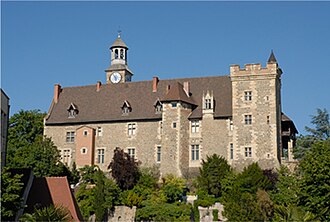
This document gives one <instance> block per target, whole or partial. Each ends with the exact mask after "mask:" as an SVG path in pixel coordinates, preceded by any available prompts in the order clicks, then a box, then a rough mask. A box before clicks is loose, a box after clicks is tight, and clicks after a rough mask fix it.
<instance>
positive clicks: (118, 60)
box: [105, 32, 133, 84]
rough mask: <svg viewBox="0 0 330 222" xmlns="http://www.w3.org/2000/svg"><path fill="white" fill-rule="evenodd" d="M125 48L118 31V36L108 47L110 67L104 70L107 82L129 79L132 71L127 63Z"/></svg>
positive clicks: (114, 82)
mask: <svg viewBox="0 0 330 222" xmlns="http://www.w3.org/2000/svg"><path fill="white" fill-rule="evenodd" d="M127 50H128V47H127V45H126V44H125V42H124V41H123V40H122V39H121V37H120V32H118V38H117V39H116V41H115V42H114V43H113V44H112V46H111V47H110V53H111V62H110V67H109V68H108V69H106V70H105V73H106V78H107V83H108V84H109V83H110V84H116V83H122V82H130V81H131V79H132V76H133V73H132V71H131V70H130V69H129V68H128V65H127Z"/></svg>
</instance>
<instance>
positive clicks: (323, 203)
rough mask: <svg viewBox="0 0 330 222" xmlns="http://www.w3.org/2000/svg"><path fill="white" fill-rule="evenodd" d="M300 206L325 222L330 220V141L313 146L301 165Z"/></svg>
mask: <svg viewBox="0 0 330 222" xmlns="http://www.w3.org/2000/svg"><path fill="white" fill-rule="evenodd" d="M299 169H300V171H301V175H302V179H301V193H300V194H301V197H300V205H302V206H304V207H305V208H306V209H307V210H308V211H310V212H312V213H313V214H315V215H316V216H317V217H319V218H320V219H321V220H323V221H328V220H330V204H329V200H330V141H321V142H318V143H316V144H313V145H312V147H311V149H310V151H309V152H308V153H307V154H306V155H305V157H304V158H303V159H302V161H301V162H300V164H299Z"/></svg>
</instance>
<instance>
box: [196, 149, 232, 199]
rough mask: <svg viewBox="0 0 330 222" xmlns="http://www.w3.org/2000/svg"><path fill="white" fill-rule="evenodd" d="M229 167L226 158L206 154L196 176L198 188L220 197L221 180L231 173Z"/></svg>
mask: <svg viewBox="0 0 330 222" xmlns="http://www.w3.org/2000/svg"><path fill="white" fill-rule="evenodd" d="M231 171H232V170H231V167H230V166H229V164H228V162H227V160H226V159H225V158H223V157H220V156H218V155H216V154H213V155H212V156H207V159H206V161H204V160H203V162H202V167H201V168H200V175H199V176H198V178H197V182H198V188H199V189H201V190H205V191H207V192H208V194H210V195H215V197H220V196H221V192H222V181H223V179H224V178H226V177H227V176H228V174H230V173H231Z"/></svg>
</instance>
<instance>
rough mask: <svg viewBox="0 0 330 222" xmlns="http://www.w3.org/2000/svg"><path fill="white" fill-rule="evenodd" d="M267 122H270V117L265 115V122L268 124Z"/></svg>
mask: <svg viewBox="0 0 330 222" xmlns="http://www.w3.org/2000/svg"><path fill="white" fill-rule="evenodd" d="M269 123H270V117H269V116H267V124H269Z"/></svg>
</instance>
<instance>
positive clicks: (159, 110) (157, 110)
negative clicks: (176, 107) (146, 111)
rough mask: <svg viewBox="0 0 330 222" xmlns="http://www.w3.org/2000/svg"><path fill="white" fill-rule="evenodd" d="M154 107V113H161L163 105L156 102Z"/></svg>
mask: <svg viewBox="0 0 330 222" xmlns="http://www.w3.org/2000/svg"><path fill="white" fill-rule="evenodd" d="M155 109H156V113H157V114H159V113H162V110H163V106H162V105H161V104H160V103H158V104H157V105H156V107H155Z"/></svg>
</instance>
